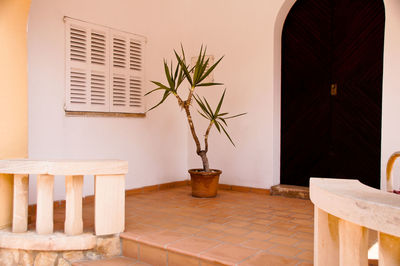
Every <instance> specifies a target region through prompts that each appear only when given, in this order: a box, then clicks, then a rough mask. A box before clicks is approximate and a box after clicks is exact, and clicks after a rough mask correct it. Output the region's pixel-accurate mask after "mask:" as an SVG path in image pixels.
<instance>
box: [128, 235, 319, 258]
mask: <svg viewBox="0 0 400 266" xmlns="http://www.w3.org/2000/svg"><path fill="white" fill-rule="evenodd" d="M159 237H160V235H159V236H158V240H156V239H154V241H153V240H152V239H151V238H146V237H142V238H140V237H139V238H137V236H135V235H134V234H131V233H129V232H128V233H123V234H121V239H122V253H123V255H124V256H125V257H130V258H133V259H137V260H139V261H142V262H145V263H148V264H150V265H159V266H161V265H169V266H221V265H230V266H233V265H238V264H240V265H241V266H250V265H295V264H296V265H297V264H298V263H297V261H294V260H292V259H290V258H285V257H282V256H278V255H274V254H271V253H265V252H261V251H257V250H252V249H248V248H243V247H240V246H238V245H233V244H227V243H220V244H219V245H217V246H213V245H214V243H211V242H210V241H208V240H207V239H204V238H198V237H190V238H186V239H182V240H178V241H173V242H171V243H170V244H164V245H163V244H162V242H168V241H171V240H172V238H174V237H173V236H172V235H170V234H168V235H165V241H160V240H161V239H160V238H159ZM259 242H262V241H259ZM210 247H211V248H210ZM298 265H311V264H310V263H300V264H298Z"/></svg>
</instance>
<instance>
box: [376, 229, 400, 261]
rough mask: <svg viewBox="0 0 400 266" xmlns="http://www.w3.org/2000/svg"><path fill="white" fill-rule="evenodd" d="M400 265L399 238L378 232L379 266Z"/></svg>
mask: <svg viewBox="0 0 400 266" xmlns="http://www.w3.org/2000/svg"><path fill="white" fill-rule="evenodd" d="M395 265H400V238H399V237H395V236H392V235H388V234H385V233H379V266H395Z"/></svg>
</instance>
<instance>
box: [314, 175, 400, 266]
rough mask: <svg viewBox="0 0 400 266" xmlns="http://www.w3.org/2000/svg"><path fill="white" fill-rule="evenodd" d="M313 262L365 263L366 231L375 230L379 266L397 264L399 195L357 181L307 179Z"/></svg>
mask: <svg viewBox="0 0 400 266" xmlns="http://www.w3.org/2000/svg"><path fill="white" fill-rule="evenodd" d="M310 198H311V201H312V202H313V203H314V205H315V212H314V264H315V265H317V266H318V265H320V266H322V265H323V266H330V265H343V266H345V265H346V266H347V265H352V266H355V265H368V232H369V231H370V230H369V229H371V230H374V231H377V232H378V243H379V265H380V266H382V265H383V266H388V265H400V196H399V195H396V194H393V193H388V192H384V191H381V190H378V189H374V188H371V187H368V186H366V185H363V184H362V183H360V182H359V181H358V180H346V179H325V178H311V179H310Z"/></svg>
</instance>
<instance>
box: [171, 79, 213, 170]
mask: <svg viewBox="0 0 400 266" xmlns="http://www.w3.org/2000/svg"><path fill="white" fill-rule="evenodd" d="M193 91H194V87H191V88H190V93H189V96H188V98H187V100H186V101H184V102H183V108H184V109H185V112H186V117H187V121H188V124H189V127H190V132H191V133H192V137H193V140H194V142H195V144H196V153H197V155H199V156H200V158H201V160H202V162H203V171H205V172H210V166H209V164H208V158H207V151H208V142H207V137H208V133H209V131H210V130H209V129H210V128H211V125H210V126H209V128H208V129H207V132H208V133H207V134H206V138H205V140H204V141H205V145H206V149H205V150H201V145H200V141H199V138H198V137H197V134H196V130H195V128H194V125H193V120H192V115H191V114H190V103H191V100H192V96H193ZM178 102H179V103H180V98H178Z"/></svg>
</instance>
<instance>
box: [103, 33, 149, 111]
mask: <svg viewBox="0 0 400 266" xmlns="http://www.w3.org/2000/svg"><path fill="white" fill-rule="evenodd" d="M110 35H111V54H110V56H111V60H110V61H111V71H110V72H111V73H110V78H111V81H110V82H111V97H110V110H111V111H112V112H123V113H143V112H144V111H145V105H144V101H143V92H144V89H143V85H144V84H143V83H144V67H143V61H144V43H145V40H144V38H143V37H141V36H137V35H134V34H129V33H121V32H117V31H113V30H111V32H110Z"/></svg>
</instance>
